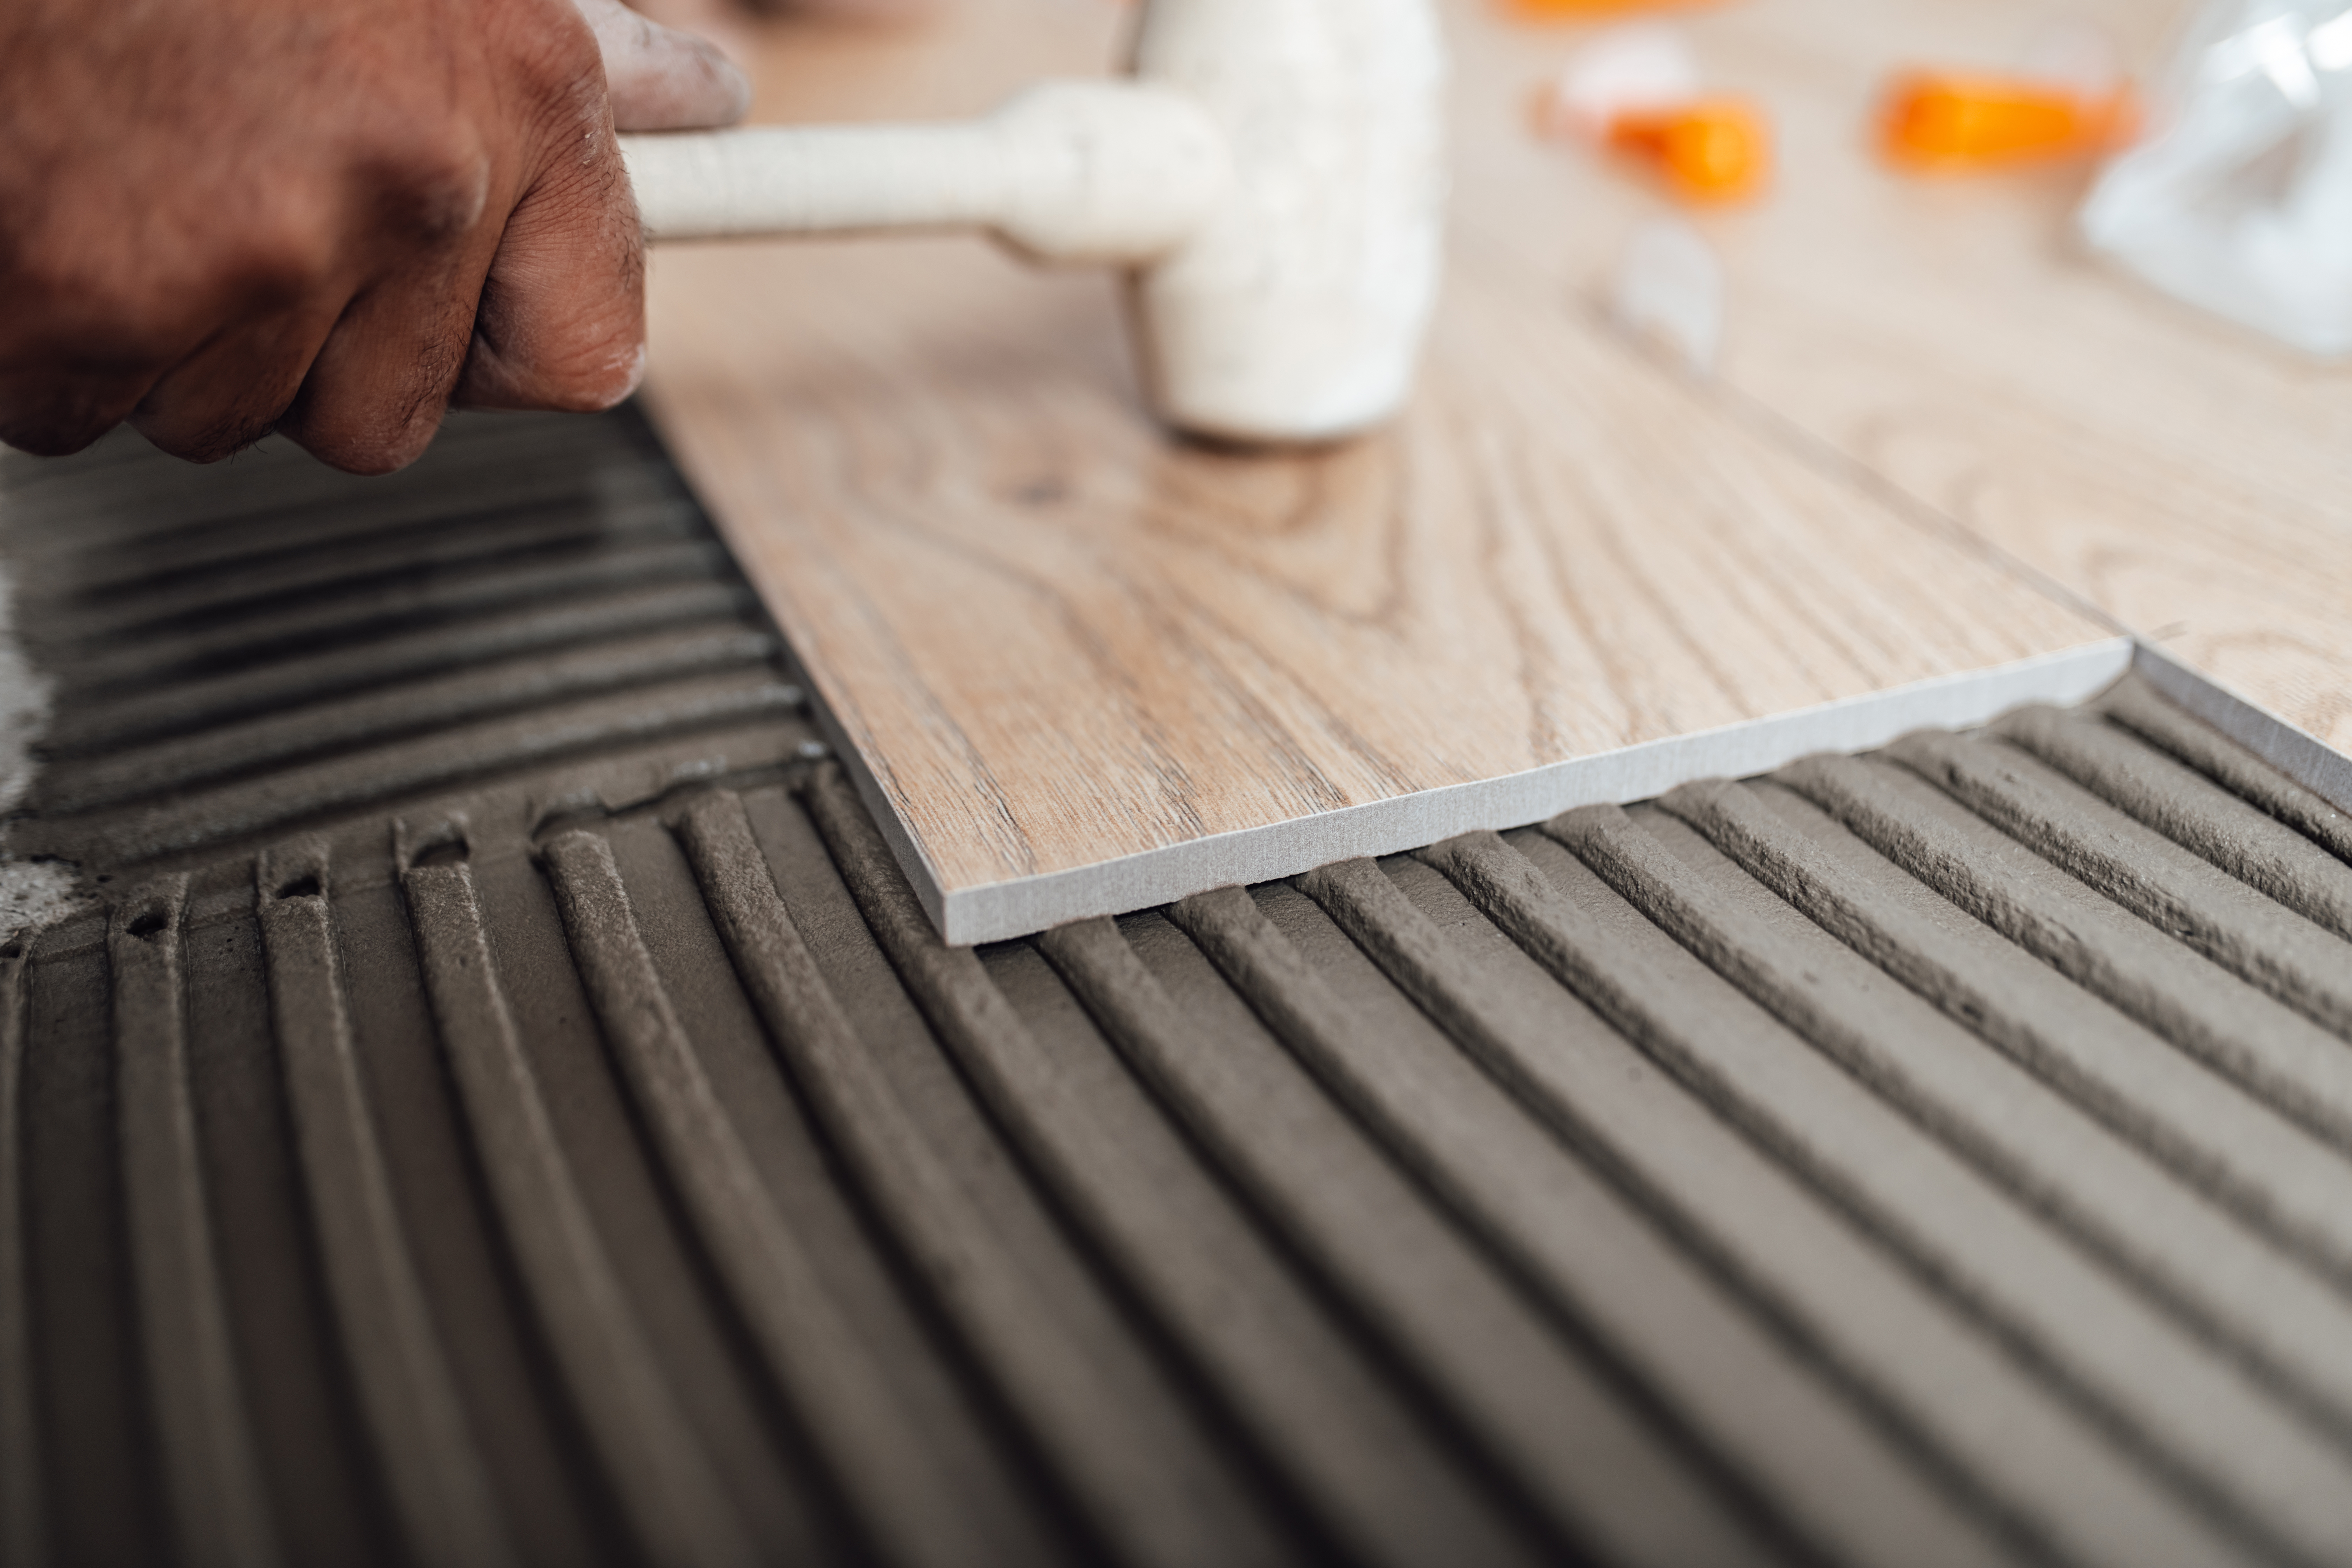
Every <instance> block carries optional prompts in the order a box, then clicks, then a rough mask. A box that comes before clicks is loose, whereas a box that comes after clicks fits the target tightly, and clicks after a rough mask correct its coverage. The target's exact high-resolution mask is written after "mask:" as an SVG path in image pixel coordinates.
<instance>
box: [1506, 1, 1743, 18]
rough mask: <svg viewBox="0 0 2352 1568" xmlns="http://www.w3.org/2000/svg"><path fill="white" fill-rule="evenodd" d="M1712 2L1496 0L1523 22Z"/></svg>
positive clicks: (1682, 7)
mask: <svg viewBox="0 0 2352 1568" xmlns="http://www.w3.org/2000/svg"><path fill="white" fill-rule="evenodd" d="M1711 3H1712V0H1497V4H1498V7H1499V8H1500V9H1501V10H1503V11H1504V12H1506V13H1507V14H1508V15H1510V16H1516V17H1517V18H1519V19H1520V20H1521V21H1527V22H1597V21H1600V20H1601V19H1602V18H1604V17H1609V16H1627V15H1630V14H1631V13H1633V12H1636V11H1688V10H1692V9H1695V8H1696V7H1697V6H1700V5H1709V4H1711Z"/></svg>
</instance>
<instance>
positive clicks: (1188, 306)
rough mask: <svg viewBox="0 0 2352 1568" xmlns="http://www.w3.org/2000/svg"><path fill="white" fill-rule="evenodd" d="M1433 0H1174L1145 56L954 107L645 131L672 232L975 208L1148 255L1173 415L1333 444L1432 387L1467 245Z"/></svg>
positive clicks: (1133, 289) (651, 227)
mask: <svg viewBox="0 0 2352 1568" xmlns="http://www.w3.org/2000/svg"><path fill="white" fill-rule="evenodd" d="M1444 75H1445V66H1444V47H1443V43H1442V41H1441V39H1440V37H1439V33H1438V27H1437V22H1436V18H1435V16H1434V15H1433V12H1432V9H1431V5H1430V0H1151V3H1150V4H1149V5H1147V6H1146V7H1145V9H1144V14H1143V16H1142V17H1141V19H1140V25H1139V30H1138V33H1137V37H1136V47H1135V59H1134V72H1133V76H1132V78H1131V79H1128V80H1119V81H1099V82H1084V81H1068V82H1051V83H1046V84H1044V85H1041V86H1038V87H1036V88H1033V89H1030V90H1029V91H1027V92H1024V93H1023V94H1022V95H1021V96H1020V97H1018V98H1016V99H1014V100H1013V101H1012V102H1011V103H1009V104H1007V105H1006V106H1005V107H1004V108H1003V109H1001V110H998V111H997V112H996V113H994V114H992V115H991V116H989V117H987V118H986V119H983V120H980V121H972V122H970V123H966V124H951V125H878V126H846V127H807V128H803V127H764V126H762V127H751V128H748V129H744V130H738V131H721V132H677V133H659V134H652V135H635V136H624V137H622V138H621V151H622V154H623V156H624V158H625V160H626V162H627V163H628V168H629V178H630V180H631V182H632V183H633V184H635V187H636V194H637V204H638V206H639V208H640V210H641V211H642V213H643V215H644V217H645V222H646V235H647V237H650V238H654V239H694V238H708V237H718V236H725V235H778V234H848V233H858V232H871V231H877V230H892V229H940V228H961V227H976V228H982V229H985V230H988V231H989V232H991V233H992V234H993V235H995V236H996V237H998V238H999V239H1001V240H1003V242H1004V243H1005V244H1007V245H1009V246H1011V247H1013V249H1015V250H1017V251H1019V252H1022V253H1023V254H1024V255H1027V256H1030V257H1033V258H1036V259H1039V260H1042V261H1047V262H1059V263H1107V264H1112V265H1118V266H1121V267H1125V268H1129V278H1130V293H1131V297H1132V302H1133V311H1132V313H1133V319H1134V321H1135V324H1136V330H1137V333H1138V337H1139V344H1140V349H1141V357H1142V363H1143V369H1144V374H1145V383H1146V386H1147V389H1148V392H1149V395H1150V399H1151V402H1152V405H1153V407H1154V409H1155V410H1156V412H1158V414H1159V415H1160V417H1161V418H1163V419H1165V420H1166V421H1167V422H1168V423H1169V424H1170V425H1171V426H1175V427H1176V428H1178V429H1180V430H1184V431H1189V432H1192V433H1194V434H1197V435H1202V436H1210V437H1219V438H1223V439H1226V440H1237V441H1245V442H1254V443H1288V442H1306V441H1321V440H1328V439H1330V438H1333V437H1341V436H1346V435H1349V434H1352V433H1354V432H1356V431H1359V430H1362V429H1364V428H1365V427H1367V426H1371V425H1375V424H1378V423H1379V422H1381V420H1383V419H1385V418H1386V417H1388V416H1390V415H1391V414H1392V413H1394V412H1395V411H1396V409H1397V408H1398V406H1399V405H1402V403H1403V401H1404V400H1405V398H1406V396H1407V395H1408V394H1409V393H1410V392H1411V390H1412V375H1413V368H1414V363H1415V362H1416V360H1417V359H1418V357H1419V353H1420V348H1421V340H1422V336H1423V331H1424V329H1425V328H1426V326H1427V323H1428V320H1429V314H1430V310H1431V307H1432V305H1433V302H1434V300H1435V298H1436V293H1437V284H1438V277H1439V272H1440V268H1441V264H1442V260H1443V250H1444V196H1445V174H1444V156H1443V137H1444Z"/></svg>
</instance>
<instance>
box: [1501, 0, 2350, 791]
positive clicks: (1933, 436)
mask: <svg viewBox="0 0 2352 1568" xmlns="http://www.w3.org/2000/svg"><path fill="white" fill-rule="evenodd" d="M2072 9H2074V10H2076V11H2081V12H2083V13H2084V14H2085V15H2087V16H2090V17H2091V18H2092V19H2094V20H2095V21H2096V22H2098V23H2099V24H2100V25H2101V26H2104V27H2105V28H2106V29H2107V30H2108V31H2109V32H2110V34H2111V35H2112V36H2113V37H2115V38H2116V41H2117V42H2118V43H2119V44H2120V45H2121V46H2122V47H2123V50H2124V53H2125V56H2126V58H2127V59H2136V60H2137V61H2140V62H2143V63H2146V64H2147V65H2150V66H2155V65H2159V64H2160V63H2161V62H2162V61H2163V60H2164V58H2165V57H2166V52H2167V50H2168V47H2169V39H2170V36H2171V29H2172V25H2173V23H2174V22H2175V20H2176V19H2177V17H2178V16H2179V13H2180V12H2181V11H2182V10H2183V9H2184V7H2183V6H2182V5H2177V4H2172V5H2150V4H2147V3H2145V0H2096V3H2095V4H2093V5H2085V6H2077V7H2073V8H2072ZM2045 20H2046V16H2045V15H2044V13H2043V12H2042V10H2041V9H2040V8H2038V7H2036V6H2032V5H2023V4H2008V3H2004V4H1984V3H1981V0H1903V3H1902V4H1900V5H1880V6H1871V7H1862V8H1856V7H1853V6H1849V5H1837V4H1834V3H1833V0H1759V3H1755V4H1748V5H1733V6H1726V7H1723V8H1720V9H1718V10H1714V11H1709V12H1706V13H1698V14H1693V15H1692V16H1690V17H1689V19H1688V25H1689V27H1690V30H1691V34H1692V37H1693V38H1694V40H1695V42H1696V47H1697V49H1698V51H1699V54H1700V57H1701V59H1702V61H1703V63H1704V65H1705V67H1706V69H1707V71H1708V73H1709V75H1710V77H1711V78H1712V79H1714V80H1716V81H1717V82H1718V83H1719V84H1721V85H1722V86H1724V87H1726V88H1727V89H1736V90H1740V91H1744V92H1748V93H1751V94H1754V95H1756V96H1758V97H1759V98H1761V99H1762V100H1764V101H1765V102H1767V103H1768V104H1769V106H1770V109H1771V110H1772V112H1773V115H1774V117H1775V120H1776V121H1777V123H1778V125H1779V129H1780V139H1781V153H1782V156H1781V168H1782V171H1783V173H1782V177H1781V180H1780V188H1779V189H1778V190H1777V191H1776V192H1775V193H1774V195H1773V197H1772V199H1771V200H1769V202H1767V203H1765V204H1762V205H1759V206H1758V207H1757V208H1755V209H1753V210H1750V211H1745V212H1734V213H1726V214H1722V215H1719V216H1706V217H1703V218H1701V219H1700V220H1698V221H1699V222H1700V225H1701V227H1702V229H1703V230H1704V231H1705V233H1706V237H1708V238H1709V240H1710V241H1711V242H1713V244H1714V245H1715V246H1716V247H1717V250H1718V252H1719V254H1720V255H1721V256H1722V258H1723V259H1724V262H1725V267H1726V271H1727V278H1728V310H1727V321H1726V330H1725V353H1724V360H1723V363H1722V366H1721V374H1722V378H1723V380H1724V381H1725V382H1726V383H1727V384H1728V386H1729V387H1730V388H1732V389H1736V392H1737V393H1738V394H1740V395H1746V396H1747V397H1748V398H1750V399H1752V400H1753V402H1754V404H1755V405H1757V406H1758V407H1759V409H1762V410H1769V419H1770V420H1771V421H1774V422H1781V423H1784V425H1785V426H1786V434H1787V436H1788V437H1789V439H1790V445H1791V448H1792V449H1801V448H1803V447H1806V446H1808V445H1815V444H1817V445H1818V446H1819V447H1822V448H1823V449H1825V450H1829V451H1833V452H1834V453H1835V454H1837V455H1839V456H1841V457H1843V458H1846V459H1849V460H1851V461H1852V462H1853V463H1855V464H1858V465H1860V468H1861V470H1862V471H1863V472H1864V473H1865V474H1866V475H1867V476H1869V477H1871V478H1874V479H1878V480H1882V481H1885V482H1887V483H1889V484H1891V485H1893V486H1895V487H1898V488H1899V489H1901V490H1903V491H1904V492H1906V493H1907V494H1908V495H1909V496H1911V497H1913V498H1915V499H1916V500H1918V501H1920V502H1922V503H1923V504H1925V505H1926V506H1927V507H1929V508H1932V509H1933V510H1935V511H1937V512H1938V513H1940V514H1942V515H1943V516H1944V517H1946V518H1948V520H1951V521H1953V522H1955V523H1956V524H1958V525H1959V526H1961V527H1964V528H1966V529H1967V530H1969V531H1970V532H1972V533H1973V534H1975V535H1976V536H1978V537H1979V538H1981V539H1983V540H1984V541H1986V542H1989V543H1990V544H1992V545H1994V546H1996V547H1997V548H1998V549H2000V551H2002V552H2005V553H2007V554H2008V555H2010V556H2011V557H2012V558H2013V559H2015V560H2017V561H2019V562H2021V563H2024V564H2026V565H2027V566H2029V567H2030V568H2032V569H2033V570H2036V571H2039V572H2041V573H2043V574H2047V575H2048V576H2049V577H2051V578H2053V579H2054V580H2056V581H2057V582H2059V583H2061V584H2063V585H2064V587H2065V588H2066V589H2068V590H2070V591H2072V592H2074V593H2075V594H2078V595H2082V596H2083V597H2084V598H2085V599H2087V600H2089V601H2090V602H2092V603H2094V604H2095V605H2097V606H2098V607H2099V608H2100V609H2101V610H2102V611H2104V612H2105V613H2106V614H2107V615H2109V616H2113V617H2115V618H2116V620H2118V621H2120V622H2121V623H2123V624H2124V625H2125V626H2127V627H2129V628H2130V629H2131V630H2132V631H2133V632H2135V633H2137V634H2138V635H2139V636H2141V637H2145V638H2147V639H2148V640H2149V641H2150V642H2152V643H2154V644H2156V645H2158V646H2159V647H2162V648H2164V649H2165V650H2166V651H2167V652H2168V653H2169V654H2170V655H2171V656H2172V657H2173V658H2177V659H2179V660H2180V661H2181V662H2182V663H2184V664H2186V665H2188V666H2189V667H2190V668H2194V669H2196V670H2197V671H2198V672H2200V674H2202V675H2204V676H2205V677H2207V678H2208V679H2213V680H2217V681H2219V682H2220V683H2221V684H2222V685H2223V686H2225V687H2227V688H2229V689H2232V690H2234V691H2235V692H2236V693H2238V694H2239V695H2241V696H2242V697H2243V698H2246V699H2248V700H2252V702H2254V703H2256V704H2258V705H2260V706H2261V707H2263V708H2264V709H2267V710H2270V711H2271V712H2273V713H2275V714H2277V715H2278V716H2280V717H2281V718H2283V719H2284V720H2286V721H2289V722H2290V723H2291V724H2293V725H2294V726H2297V727H2299V728H2300V729H2301V730H2303V731H2305V732H2307V733H2308V734H2309V735H2310V736H2313V737H2315V738H2316V739H2318V740H2319V741H2321V742H2326V744H2328V745H2331V746H2333V747H2336V749H2337V750H2338V751H2342V750H2345V749H2347V748H2352V679H2347V670H2352V617H2347V614H2346V611H2347V606H2352V372H2347V370H2346V369H2345V368H2343V367H2340V366H2339V367H2329V366H2326V365H2322V364H2319V363H2315V362H2313V361H2310V360H2308V359H2305V358H2303V357H2301V356H2299V355H2297V354H2295V353H2293V352H2292V351H2289V350H2287V349H2285V348H2283V347H2280V346H2278V345H2275V344H2273V343H2272V342H2269V341H2268V340H2266V339H2263V338H2261V337H2258V336H2255V335H2253V334H2252V333H2250V332H2246V331H2242V330H2240V329H2237V328H2234V327H2231V326H2230V325H2228V324H2225V323H2222V322H2220V321H2212V320H2209V319H2207V318H2205V317H2203V316H2201V315H2200V314H2198V313H2196V312H2193V311H2191V310H2189V309H2187V308H2186V307H2184V306H2180V305H2178V304H2175V303H2174V302H2172V301H2171V300H2167V299H2165V298H2163V297H2161V296H2160V295H2158V294H2157V293H2155V292H2154V291H2152V290H2150V289H2147V288H2146V287H2144V286H2142V285H2140V284H2138V283H2137V282H2135V281H2134V280H2132V279H2129V278H2127V277H2126V276H2125V275H2124V274H2123V273H2122V272H2121V271H2120V270H2118V269H2116V268H2110V267H2108V266H2105V265H2104V264H2102V263H2101V262H2099V261H2098V260H2097V259H2095V258H2093V257H2091V256H2089V255H2087V254H2085V253H2084V251H2083V249H2082V247H2080V245H2079V243H2078V242H2077V240H2076V239H2075V237H2074V229H2073V222H2072V215H2073V213H2074V209H2075V207H2076V206H2077V205H2079V204H2080V202H2081V200H2082V197H2083V195H2084V193H2085V191H2086V190H2087V188H2088V184H2089V179H2090V171H2089V170H2088V169H2087V168H2084V167H2063V168H2053V169H2043V170H2036V171H2029V172H2025V173H2021V174H2006V175H2000V176H1990V177H1982V178H1972V179H1949V180H1925V181H1923V180H1917V179H1909V178H1904V177H1899V176H1896V175H1895V174H1890V173H1888V172H1886V171H1885V170H1883V169H1881V168H1880V167H1878V166H1877V164H1876V163H1875V162H1874V159H1873V157H1872V155H1871V153H1870V152H1869V149H1868V146H1867V142H1866V126H1867V123H1868V117H1869V115H1870V112H1871V109H1872V101H1873V99H1874V95H1875V94H1876V93H1877V92H1878V91H1879V90H1880V89H1881V87H1882V85H1883V83H1884V81H1885V77H1886V75H1887V73H1888V71H1889V70H1890V69H1891V68H1893V67H1895V66H1897V65H1900V64H1904V63H1919V62H1927V63H1945V64H1952V65H1972V66H1991V67H1998V66H2000V65H2002V64H2003V63H2005V62H2008V61H2011V60H2014V59H2015V58H2017V57H2018V54H2019V52H2020V50H2021V47H2024V46H2025V45H2027V44H2028V43H2029V42H2030V41H2031V38H2032V33H2033V29H2034V28H2035V26H2037V25H2039V24H2041V23H2042V22H2043V21H2045ZM1457 21H1460V22H1462V23H1464V24H1465V25H1463V26H1459V27H1457V30H1456V44H1457V47H1459V48H1461V49H1462V50H1463V51H1464V52H1465V56H1466V57H1467V59H1466V61H1465V64H1466V66H1467V70H1466V73H1465V74H1467V75H1469V76H1471V77H1474V78H1484V79H1490V80H1493V79H1501V78H1505V77H1509V78H1511V79H1514V80H1515V81H1517V83H1519V84H1520V90H1521V91H1524V89H1525V87H1526V85H1527V84H1530V83H1532V82H1534V81H1536V80H1538V79H1540V77H1541V76H1542V75H1543V74H1544V73H1545V72H1547V71H1549V70H1550V69H1554V68H1557V66H1558V64H1559V62H1560V61H1561V60H1562V59H1564V58H1566V57H1567V55H1568V54H1569V53H1570V50H1571V49H1572V48H1573V47H1575V45H1576V44H1577V42H1578V41H1580V38H1581V37H1583V36H1584V35H1583V34H1581V33H1579V32H1575V31H1570V30H1561V31H1559V32H1556V33H1552V34H1549V35H1545V34H1540V33H1529V32H1528V31H1526V30H1524V29H1517V30H1506V29H1502V28H1498V27H1496V26H1492V25H1489V24H1485V23H1481V22H1478V21H1476V20H1475V16H1474V14H1472V13H1468V12H1463V13H1459V14H1457ZM1506 98H1507V95H1505V96H1498V97H1496V98H1494V99H1492V100H1489V101H1487V102H1486V103H1485V104H1484V105H1483V107H1477V106H1474V107H1472V108H1471V109H1470V110H1468V111H1467V112H1465V117H1464V135H1465V141H1466V142H1468V143H1469V145H1468V146H1467V147H1466V148H1465V154H1466V155H1465V156H1464V157H1463V158H1462V159H1461V160H1460V163H1459V165H1458V166H1459V167H1461V168H1462V169H1463V170H1464V172H1465V177H1467V178H1469V179H1472V180H1474V181H1478V182H1482V183H1483V184H1486V186H1487V188H1488V195H1487V197H1486V199H1474V200H1471V201H1466V202H1465V203H1464V204H1463V205H1464V211H1465V220H1466V221H1469V222H1474V223H1477V222H1481V221H1482V220H1484V219H1486V216H1487V215H1489V214H1492V213H1494V212H1496V211H1501V210H1508V212H1509V220H1508V221H1507V222H1506V223H1491V222H1488V223H1486V226H1484V227H1483V228H1482V232H1481V235H1480V238H1481V240H1482V241H1483V242H1486V243H1492V244H1496V245H1501V246H1507V247H1510V248H1512V250H1513V251H1514V253H1515V254H1517V255H1519V256H1520V257H1522V258H1525V259H1526V260H1527V261H1528V264H1529V265H1530V266H1534V267H1538V268H1542V269H1544V270H1546V271H1547V272H1548V274H1549V276H1550V277H1552V278H1553V279H1557V280H1558V282H1559V286H1560V287H1562V288H1563V289H1570V290H1580V291H1585V292H1588V293H1589V292H1590V291H1591V289H1593V288H1595V287H1596V283H1597V280H1598V279H1601V277H1603V276H1604V275H1605V273H1606V271H1607V268H1609V266H1610V265H1611V262H1612V259H1613V253H1614V250H1615V247H1618V246H1620V245H1622V241H1623V237H1624V235H1625V233H1626V232H1627V230H1628V228H1629V227H1630V226H1631V225H1632V224H1633V222H1634V221H1635V219H1636V218H1637V217H1639V216H1642V215H1643V214H1645V213H1647V212H1651V211H1654V210H1656V209H1657V208H1658V207H1659V205H1661V204H1659V203H1658V202H1657V200H1656V199H1655V198H1654V197H1653V196H1652V195H1649V194H1648V193H1647V192H1645V191H1644V190H1643V189H1642V188H1641V187H1640V186H1639V185H1638V184H1635V183H1633V182H1632V181H1629V180H1627V179H1626V178H1624V177H1623V176H1622V173H1621V172H1618V171H1612V170H1611V169H1609V168H1607V167H1605V166H1602V165H1601V164H1600V163H1597V162H1596V161H1594V160H1592V159H1590V158H1587V157H1583V156H1580V155H1578V154H1576V153H1570V152H1568V151H1565V150H1546V149H1543V148H1540V147H1538V146H1537V145H1536V144H1535V143H1533V142H1530V140H1529V139H1528V137H1527V136H1526V134H1525V132H1524V131H1523V129H1522V127H1521V125H1520V123H1519V121H1518V119H1517V110H1516V108H1515V107H1514V106H1513V105H1512V104H1511V103H1509V102H1508V101H1507V100H1506ZM1539 185H1540V186H1543V187H1545V188H1547V189H1549V191H1550V192H1551V195H1550V198H1549V200H1546V201H1543V202H1532V201H1529V202H1525V203H1523V204H1522V205H1520V206H1519V207H1518V208H1516V209H1503V208H1501V207H1500V206H1499V205H1498V204H1497V203H1496V201H1495V200H1494V199H1492V198H1493V197H1494V196H1497V195H1500V194H1501V193H1502V192H1504V191H1507V190H1513V189H1517V190H1521V191H1532V190H1534V189H1536V188H1538V186H1539Z"/></svg>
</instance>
